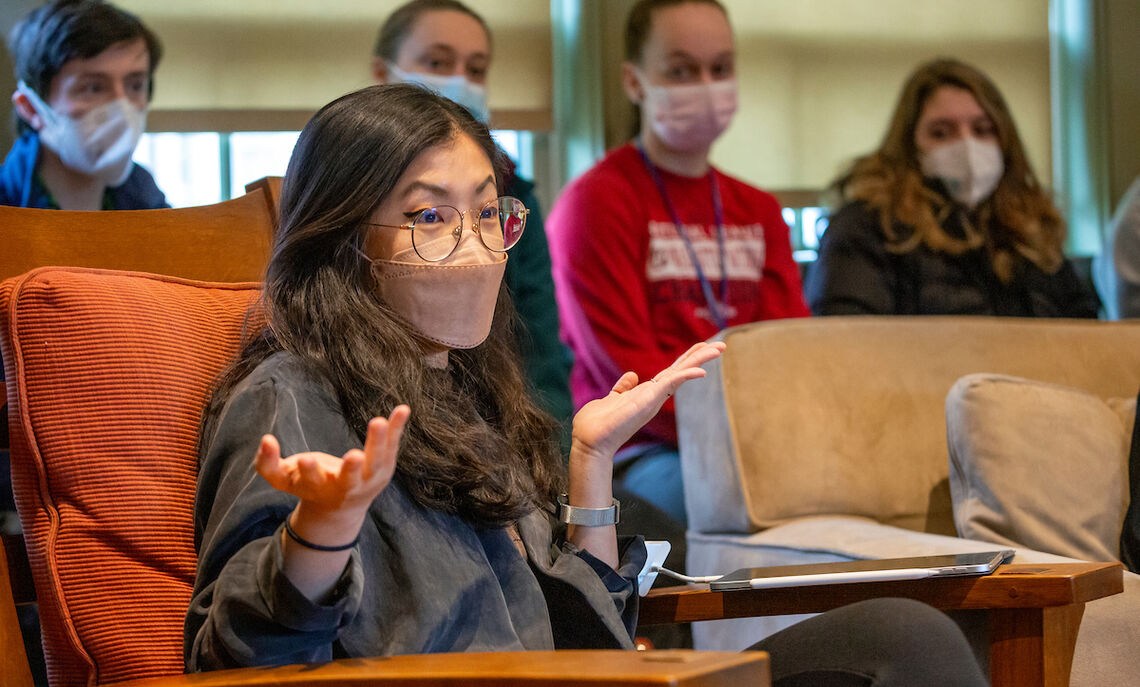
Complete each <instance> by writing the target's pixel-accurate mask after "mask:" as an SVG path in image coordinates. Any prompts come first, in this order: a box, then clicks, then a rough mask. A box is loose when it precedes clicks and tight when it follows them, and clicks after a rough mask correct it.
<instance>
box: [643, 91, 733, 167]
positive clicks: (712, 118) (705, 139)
mask: <svg viewBox="0 0 1140 687" xmlns="http://www.w3.org/2000/svg"><path fill="white" fill-rule="evenodd" d="M638 78H639V79H640V81H641V85H642V88H643V89H644V90H645V100H644V101H643V102H642V103H641V107H642V108H644V110H645V113H646V115H647V117H648V119H649V125H650V126H651V127H652V128H653V133H655V134H656V135H657V137H658V138H660V139H661V140H662V141H663V142H664V143H665V145H667V146H669V147H670V148H673V149H674V150H678V151H681V152H686V153H687V152H699V151H701V150H704V149H706V148H708V147H709V146H710V145H712V143H713V141H715V140H716V139H717V138H719V137H720V135H721V134H722V133H724V130H725V129H727V128H728V125H729V124H731V123H732V117H733V115H735V114H736V80H735V79H725V80H723V81H713V82H711V83H698V84H683V85H680V86H652V85H650V84H649V83H648V80H647V79H645V78H643V77H641V76H639V77H638Z"/></svg>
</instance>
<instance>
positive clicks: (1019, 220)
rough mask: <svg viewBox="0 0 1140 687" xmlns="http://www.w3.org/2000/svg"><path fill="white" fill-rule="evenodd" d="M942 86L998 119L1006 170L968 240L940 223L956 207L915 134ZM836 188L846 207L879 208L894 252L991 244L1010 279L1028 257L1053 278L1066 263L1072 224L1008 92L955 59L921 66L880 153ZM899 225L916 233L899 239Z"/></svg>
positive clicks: (954, 251) (998, 269) (997, 266)
mask: <svg viewBox="0 0 1140 687" xmlns="http://www.w3.org/2000/svg"><path fill="white" fill-rule="evenodd" d="M943 86H951V87H954V88H961V89H963V90H966V91H968V92H969V93H970V94H971V95H973V96H974V99H975V100H977V101H978V105H979V106H981V108H982V109H983V110H984V111H985V113H986V114H987V115H989V118H990V120H992V121H993V124H994V127H995V130H996V133H997V139H998V145H999V146H1000V147H1001V151H1002V158H1003V160H1004V162H1005V172H1004V174H1002V177H1001V180H1000V181H999V182H998V186H997V189H995V190H994V192H993V194H992V195H990V197H989V198H987V199H985V200H984V201H982V203H981V204H980V205H979V206H978V208H977V210H976V213H975V214H974V216H973V221H974V222H976V225H974V224H970V223H969V222H968V223H967V226H966V229H967V234H966V237H965V238H964V239H960V238H955V237H952V236H950V235H948V234H947V233H946V232H945V231H943V230H942V227H941V221H942V220H944V219H946V217H947V216H949V214H950V213H951V212H953V211H954V206H953V204H952V203H951V202H950V201H949V200H948V199H947V198H946V197H944V196H943V195H941V194H939V193H937V192H935V191H934V190H932V189H930V188H929V187H927V186H926V185H925V184H924V183H923V178H922V168H921V166H920V162H919V152H918V149H917V147H916V146H915V143H914V134H915V129H916V128H917V126H918V120H919V117H920V116H921V114H922V109H923V107H925V106H926V103H927V101H928V100H929V99H930V97H931V96H932V95H933V94H934V92H935V91H936V90H938V89H939V88H941V87H943ZM833 187H834V188H835V190H837V191H838V192H839V194H840V197H841V199H842V201H843V202H849V201H855V200H859V201H863V202H865V203H867V204H868V205H869V206H870V207H872V208H875V209H877V210H878V211H879V214H880V217H881V223H882V228H883V233H884V234H885V235H886V238H887V239H888V241H889V242H890V246H889V247H890V250H892V251H893V252H896V253H906V252H909V251H911V250H913V249H915V248H916V247H917V246H919V245H922V244H925V245H926V246H928V247H929V248H930V249H932V250H935V251H940V252H944V253H949V254H951V255H958V254H961V253H963V252H965V251H967V250H971V249H974V248H978V247H981V246H986V247H987V248H988V249H989V251H990V256H991V261H992V264H993V268H994V272H995V273H996V274H997V275H998V277H999V278H1000V279H1001V280H1002V281H1004V282H1009V280H1010V279H1012V276H1013V264H1014V259H1015V257H1016V256H1017V255H1019V254H1020V255H1022V256H1024V257H1025V258H1027V259H1028V260H1030V261H1032V262H1033V263H1034V264H1035V265H1037V266H1038V267H1040V268H1041V269H1042V270H1044V271H1045V272H1048V273H1052V272H1056V271H1057V270H1058V269H1059V268H1060V267H1061V264H1062V262H1063V260H1064V254H1063V252H1062V246H1063V244H1064V240H1065V231H1066V230H1065V223H1064V220H1063V219H1062V218H1061V214H1060V212H1058V210H1057V208H1056V206H1054V204H1053V202H1052V200H1051V199H1050V198H1049V196H1048V195H1047V194H1046V193H1045V191H1044V189H1043V188H1042V187H1041V183H1040V182H1039V181H1038V180H1037V177H1036V175H1034V173H1033V170H1032V168H1031V167H1030V166H1029V159H1028V157H1027V156H1026V154H1025V147H1024V146H1023V145H1022V143H1021V138H1020V137H1019V136H1018V133H1017V127H1016V126H1015V125H1014V123H1013V116H1012V115H1011V114H1010V111H1009V107H1008V106H1007V105H1006V103H1005V99H1004V98H1002V95H1001V93H1000V92H999V91H998V89H997V87H996V86H995V85H994V84H993V82H992V81H990V79H989V78H988V77H987V76H986V75H985V74H983V73H982V72H981V71H980V70H978V69H977V68H975V67H972V66H970V65H968V64H965V63H963V62H959V61H958V60H953V59H938V60H934V61H932V62H928V63H926V64H923V65H921V66H919V67H918V69H916V70H915V71H914V73H912V74H911V75H910V77H909V78H908V79H907V81H906V83H905V85H904V86H903V89H902V93H901V95H900V97H899V101H898V104H897V105H896V107H895V111H894V114H893V115H892V117H891V123H890V126H889V127H888V128H887V133H886V135H885V136H884V137H883V142H882V143H881V144H880V146H879V149H878V150H876V151H875V152H873V153H871V154H870V155H866V156H864V157H861V158H858V159H856V160H855V162H854V163H852V165H851V166H850V168H849V169H847V170H846V171H845V172H844V173H843V174H842V175H840V176H839V178H838V179H836V180H835V182H833ZM896 223H902V224H903V225H906V226H908V227H913V228H914V233H913V234H911V235H905V236H900V235H899V234H898V232H897V231H896Z"/></svg>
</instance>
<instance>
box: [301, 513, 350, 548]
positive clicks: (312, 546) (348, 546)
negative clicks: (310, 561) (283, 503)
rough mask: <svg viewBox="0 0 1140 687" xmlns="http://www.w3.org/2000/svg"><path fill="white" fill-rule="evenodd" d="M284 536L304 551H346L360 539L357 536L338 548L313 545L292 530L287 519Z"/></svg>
mask: <svg viewBox="0 0 1140 687" xmlns="http://www.w3.org/2000/svg"><path fill="white" fill-rule="evenodd" d="M285 534H287V535H289V538H290V539H292V540H293V541H295V542H297V543H298V544H300V545H301V546H303V547H305V548H306V549H312V550H314V551H347V550H349V549H351V548H352V547H354V546H356V542H358V541H360V537H359V536H357V537H356V539H353V540H352V541H350V542H349V543H347V544H341V545H340V546H325V545H324V544H314V543H313V542H311V541H309V540H308V539H305V538H303V537H302V536H301V535H299V534H297V532H296V531H295V530H294V529H293V526H292V525H290V524H289V518H285Z"/></svg>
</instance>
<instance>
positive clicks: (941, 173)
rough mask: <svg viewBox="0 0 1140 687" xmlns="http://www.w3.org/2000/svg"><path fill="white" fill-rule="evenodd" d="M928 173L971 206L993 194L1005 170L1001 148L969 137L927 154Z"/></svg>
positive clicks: (924, 170)
mask: <svg viewBox="0 0 1140 687" xmlns="http://www.w3.org/2000/svg"><path fill="white" fill-rule="evenodd" d="M920 162H921V164H922V173H923V174H924V175H925V176H928V177H931V178H933V179H938V180H940V181H941V182H942V183H943V184H945V186H946V190H947V191H949V193H950V196H951V197H952V198H953V199H954V200H956V201H958V202H959V203H961V204H962V205H965V206H966V207H968V208H974V207H976V206H977V205H978V203H980V202H982V201H983V200H985V199H986V198H989V197H990V194H992V193H993V192H994V189H996V188H997V185H998V182H1000V181H1001V177H1002V174H1004V173H1005V163H1004V161H1003V160H1002V153H1001V148H1000V147H999V146H998V145H997V144H996V143H985V142H982V141H978V140H976V139H974V138H970V137H966V138H963V139H961V140H959V141H954V142H953V143H946V144H943V145H940V146H938V147H937V148H935V149H933V150H931V151H929V152H927V153H925V154H923V155H922V156H921V160H920Z"/></svg>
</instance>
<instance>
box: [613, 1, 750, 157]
mask: <svg viewBox="0 0 1140 687" xmlns="http://www.w3.org/2000/svg"><path fill="white" fill-rule="evenodd" d="M687 4H694V5H712V6H713V7H716V8H717V9H719V10H720V11H721V12H722V13H724V18H725V19H726V20H728V18H729V17H728V9H727V8H725V6H724V5H722V4H721V3H720V2H719V0H641V1H640V2H638V3H637V4H636V5H634V6H633V7H632V8H631V9H630V10H629V17H627V18H626V20H625V60H626V62H632V63H634V64H636V65H640V64H641V58H642V53H643V51H644V50H645V43H646V41H648V40H649V32H650V31H652V30H653V13H654V12H656V11H658V10H663V9H666V8H669V7H676V6H677V5H687ZM729 23H730V24H731V23H732V22H731V21H729ZM640 133H641V107H639V106H638V105H636V104H634V105H633V131H632V132H631V134H630V136H631V137H635V136H637V135H638V134H640Z"/></svg>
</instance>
